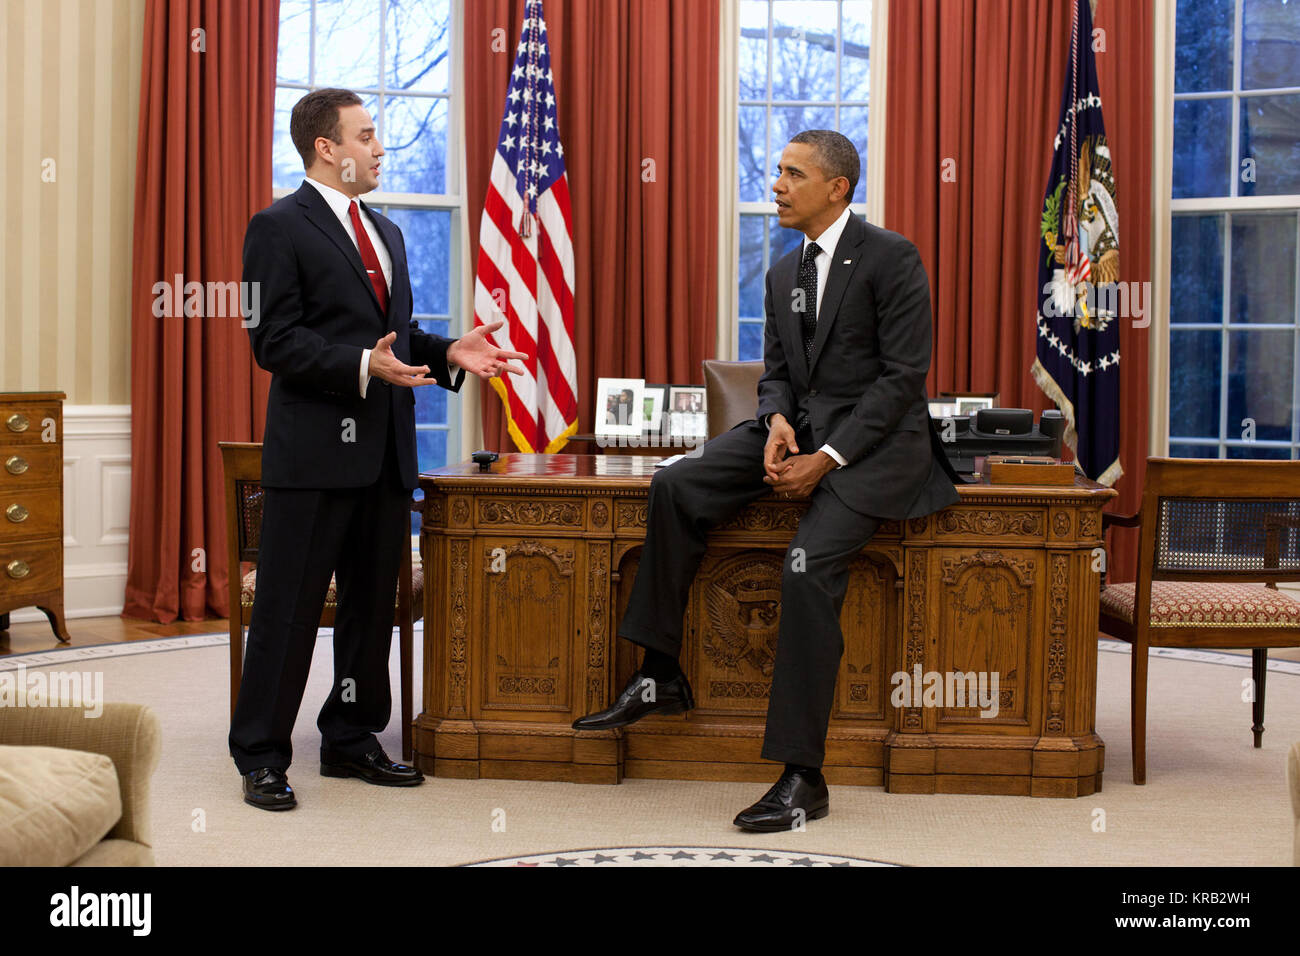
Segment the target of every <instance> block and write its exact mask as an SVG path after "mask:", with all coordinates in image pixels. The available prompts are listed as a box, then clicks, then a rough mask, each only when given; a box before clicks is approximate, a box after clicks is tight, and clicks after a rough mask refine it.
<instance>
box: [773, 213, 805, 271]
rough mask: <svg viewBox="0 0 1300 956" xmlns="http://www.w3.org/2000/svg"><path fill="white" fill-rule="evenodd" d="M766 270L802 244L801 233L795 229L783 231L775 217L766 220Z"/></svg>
mask: <svg viewBox="0 0 1300 956" xmlns="http://www.w3.org/2000/svg"><path fill="white" fill-rule="evenodd" d="M767 235H768V240H767V241H768V246H769V248H768V262H767V264H768V268H769V269H770V268H771V267H772V266H774V265H776V263H777V262H778V261H779V260H780V259H781V258H782V257H783V256H786V255H788V254H789V253H791V252H793V251H794V250H795V249H798V248H799V247H800V246H801V245H802V244H803V233H802V232H799V231H798V230H797V229H783V228H782V227H781V224H780V223H778V222H777V220H776V216H769V217H768V218H767Z"/></svg>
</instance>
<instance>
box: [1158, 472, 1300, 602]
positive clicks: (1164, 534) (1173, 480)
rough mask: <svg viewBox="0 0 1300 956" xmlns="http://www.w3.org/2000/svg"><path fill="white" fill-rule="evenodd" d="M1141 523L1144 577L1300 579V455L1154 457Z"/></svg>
mask: <svg viewBox="0 0 1300 956" xmlns="http://www.w3.org/2000/svg"><path fill="white" fill-rule="evenodd" d="M1141 528H1142V531H1141V536H1140V551H1139V554H1140V558H1139V569H1138V579H1139V581H1141V580H1142V579H1143V578H1146V580H1147V581H1151V580H1156V581H1177V580H1187V581H1224V582H1234V581H1235V582H1255V583H1266V584H1272V585H1276V584H1278V583H1281V582H1287V581H1300V461H1233V460H1222V459H1217V458H1150V459H1148V460H1147V476H1146V485H1145V487H1144V489H1143V496H1142V517H1141ZM1144 606H1145V605H1143V604H1141V603H1139V604H1138V607H1144Z"/></svg>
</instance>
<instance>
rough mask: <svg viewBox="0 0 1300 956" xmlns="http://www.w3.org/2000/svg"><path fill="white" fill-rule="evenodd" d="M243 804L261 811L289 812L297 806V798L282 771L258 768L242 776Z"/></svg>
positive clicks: (276, 768)
mask: <svg viewBox="0 0 1300 956" xmlns="http://www.w3.org/2000/svg"><path fill="white" fill-rule="evenodd" d="M244 802H245V803H247V804H251V805H252V806H255V807H261V808H262V809H263V810H291V809H293V808H294V807H296V806H297V805H298V798H297V797H295V796H294V795H293V787H291V786H289V778H288V777H286V776H285V773H284V771H283V770H280V769H279V768H278V767H259V768H257V769H256V770H253V771H250V772H249V773H246V774H244Z"/></svg>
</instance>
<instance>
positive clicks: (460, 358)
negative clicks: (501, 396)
mask: <svg viewBox="0 0 1300 956" xmlns="http://www.w3.org/2000/svg"><path fill="white" fill-rule="evenodd" d="M504 324H505V322H504V321H502V320H500V319H498V320H497V321H496V322H493V323H492V324H491V325H480V326H478V327H477V328H475V329H474V330H473V331H472V332H466V333H465V334H464V335H462V336H461V337H460V338H458V339H457V340H456V341H455V342H452V343H451V345H449V346H448V347H447V361H448V362H451V363H452V364H454V365H458V366H459V367H461V368H463V369H464V370H465V371H467V372H473V373H474V374H475V375H477V376H478V377H479V378H496V377H498V376H499V375H502V374H504V373H505V372H512V373H513V374H515V375H522V374H524V369H523V368H522V367H520V366H518V365H511V364H510V360H511V359H526V358H528V356H527V355H525V354H524V353H523V352H507V351H506V350H505V349H499V348H497V347H496V346H495V345H493V344H492V343H491V342H489V341H488V336H489V335H491V334H492V333H493V332H495V331H496V330H497V329H499V328H501V326H503V325H504Z"/></svg>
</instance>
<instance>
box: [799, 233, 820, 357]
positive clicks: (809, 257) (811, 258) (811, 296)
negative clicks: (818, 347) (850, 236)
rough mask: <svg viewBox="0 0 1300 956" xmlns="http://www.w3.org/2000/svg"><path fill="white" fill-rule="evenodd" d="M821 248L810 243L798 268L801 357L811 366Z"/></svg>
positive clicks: (815, 333) (815, 328)
mask: <svg viewBox="0 0 1300 956" xmlns="http://www.w3.org/2000/svg"><path fill="white" fill-rule="evenodd" d="M819 252H821V248H820V247H818V245H817V243H815V242H810V243H808V247H807V248H806V249H804V251H803V263H802V264H800V266H799V288H800V289H802V290H803V307H804V308H803V316H802V318H801V320H800V322H801V328H802V331H803V356H804V358H805V359H807V360H808V364H809V365H811V364H812V353H813V339H815V338H816V337H817V262H816V260H817V254H818V253H819Z"/></svg>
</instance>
